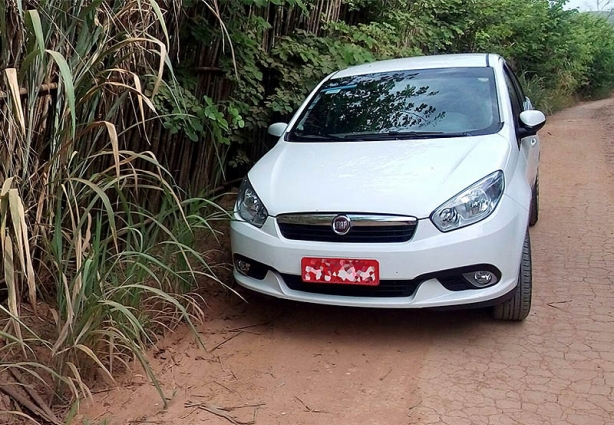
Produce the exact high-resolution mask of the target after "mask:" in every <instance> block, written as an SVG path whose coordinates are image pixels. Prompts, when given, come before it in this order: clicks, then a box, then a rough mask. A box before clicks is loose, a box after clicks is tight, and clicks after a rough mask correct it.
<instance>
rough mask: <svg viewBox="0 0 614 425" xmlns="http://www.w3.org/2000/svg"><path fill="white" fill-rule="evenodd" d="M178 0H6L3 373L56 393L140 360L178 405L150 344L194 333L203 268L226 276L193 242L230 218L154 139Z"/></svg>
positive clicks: (1, 95)
mask: <svg viewBox="0 0 614 425" xmlns="http://www.w3.org/2000/svg"><path fill="white" fill-rule="evenodd" d="M179 6H180V2H179V3H178V2H173V0H169V1H166V2H165V3H164V4H162V3H159V2H158V1H156V0H127V1H111V0H89V1H86V0H75V1H64V0H40V1H22V0H0V14H1V16H3V17H6V19H4V20H2V21H1V22H0V40H2V49H1V50H0V63H1V67H0V69H3V70H4V71H2V80H1V87H0V90H1V91H0V111H1V114H2V116H1V120H0V126H1V127H2V128H1V129H0V187H1V190H0V249H1V251H2V252H1V254H2V258H3V261H2V263H1V265H0V276H1V277H2V279H3V280H2V281H0V288H1V287H4V291H6V298H7V301H6V303H4V304H0V320H1V321H2V324H1V327H0V329H1V330H0V380H2V379H3V377H6V376H7V373H8V372H10V371H16V372H19V374H20V375H22V376H23V375H25V376H26V377H29V379H30V380H35V381H38V384H40V385H42V386H44V387H46V388H48V390H47V391H48V392H49V393H51V394H53V397H54V400H55V401H56V403H57V402H59V403H69V402H72V401H73V400H75V399H77V400H78V399H79V398H80V397H83V396H87V395H89V394H90V390H89V388H88V383H89V382H91V381H90V378H91V377H93V376H95V374H96V373H98V374H102V375H104V376H106V377H107V378H108V379H109V380H112V379H113V377H114V376H115V374H116V372H117V370H119V369H121V366H122V365H126V364H128V362H130V361H131V360H133V359H136V360H138V361H139V362H140V364H141V365H142V366H143V368H144V370H145V371H146V373H147V374H148V375H149V377H150V378H151V380H152V382H154V384H155V385H156V387H157V388H158V390H159V392H160V395H161V397H162V400H165V398H164V396H163V394H162V390H161V388H160V386H159V385H158V383H157V381H156V378H155V376H154V374H153V372H152V370H151V368H150V367H149V366H148V363H147V359H146V357H145V354H144V350H145V349H146V347H147V346H148V345H149V344H151V343H152V342H153V341H155V338H156V335H158V334H159V333H160V332H163V330H164V329H165V328H167V327H172V326H174V325H176V324H177V323H178V322H180V321H184V322H186V323H187V324H188V325H189V326H191V327H192V328H193V325H192V323H193V320H194V319H198V318H200V316H201V315H202V311H201V309H200V306H201V305H202V300H200V299H199V298H198V297H197V296H195V295H190V290H191V289H192V288H193V284H194V282H195V279H196V278H197V277H198V276H199V275H206V276H208V277H209V278H211V279H213V280H216V278H215V275H214V274H213V272H212V270H211V268H210V267H209V265H208V264H207V262H206V261H205V259H204V257H203V255H202V253H200V252H197V251H196V250H194V248H192V246H191V242H192V241H193V240H194V237H193V232H195V231H198V229H204V231H207V232H210V231H212V230H211V227H210V223H209V222H210V220H213V219H216V218H219V217H220V215H222V214H223V213H222V212H221V210H220V209H219V208H218V207H216V206H215V204H214V203H212V202H210V201H207V200H205V199H184V198H183V196H182V191H181V190H179V189H178V188H177V187H176V185H175V184H174V182H173V179H172V177H171V176H170V174H169V173H168V171H167V170H166V169H165V167H164V166H163V165H162V164H161V163H160V162H159V161H158V159H157V158H156V156H155V155H154V154H153V153H152V152H151V151H148V150H147V149H141V148H140V147H141V146H143V143H142V140H148V138H149V137H150V135H149V134H148V131H147V125H146V124H147V123H148V122H149V121H150V120H155V119H157V118H156V111H155V108H154V103H153V102H152V100H153V99H154V98H155V96H156V93H157V91H158V90H159V88H160V86H161V85H162V84H163V83H165V80H166V81H167V82H168V81H172V80H173V78H174V77H173V70H172V67H171V65H170V64H171V61H170V58H169V56H168V49H169V44H170V42H171V39H172V34H170V33H169V29H168V26H167V22H171V21H174V19H175V18H176V16H175V15H174V14H175V13H176V11H177V10H179ZM146 86H147V87H148V90H146V89H145V87H146ZM136 141H138V143H136ZM153 198H155V199H156V202H150V200H151V199H153ZM41 299H42V301H43V302H44V303H45V304H47V305H49V306H50V307H49V309H48V311H49V314H48V317H49V318H50V319H51V321H52V325H51V331H49V330H47V331H46V332H41V331H40V330H38V329H37V328H36V327H33V326H32V323H31V322H32V321H31V320H27V319H26V317H25V315H24V313H23V312H24V305H25V304H23V302H25V301H27V303H29V305H30V306H31V308H30V310H32V311H33V312H34V314H35V315H36V314H39V315H40V314H42V313H41V312H39V311H37V308H38V307H39V306H40V302H41ZM40 385H39V386H40ZM39 407H40V409H42V410H40V411H39V413H38V415H39V417H40V418H42V419H44V420H47V421H51V422H53V421H54V420H52V419H53V418H51V417H50V416H49V415H48V414H45V413H44V412H45V411H46V409H47V410H48V407H47V406H39ZM41 412H43V413H41Z"/></svg>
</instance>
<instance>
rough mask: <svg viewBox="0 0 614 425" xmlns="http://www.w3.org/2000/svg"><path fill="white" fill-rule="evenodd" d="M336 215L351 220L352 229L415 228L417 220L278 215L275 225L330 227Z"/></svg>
mask: <svg viewBox="0 0 614 425" xmlns="http://www.w3.org/2000/svg"><path fill="white" fill-rule="evenodd" d="M338 215H345V216H347V217H349V218H350V220H352V227H355V226H365V227H366V226H415V225H416V224H417V223H418V219H417V218H416V217H412V216H405V215H386V214H344V213H339V214H330V213H313V214H279V215H278V216H277V217H276V218H277V223H279V224H302V225H304V226H330V224H331V223H332V221H333V218H335V217H337V216H338Z"/></svg>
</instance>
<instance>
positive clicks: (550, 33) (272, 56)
mask: <svg viewBox="0 0 614 425" xmlns="http://www.w3.org/2000/svg"><path fill="white" fill-rule="evenodd" d="M564 3H565V1H563V0H556V1H548V0H497V1H492V0H472V1H464V0H377V1H376V0H343V1H339V0H338V1H329V2H323V1H302V0H286V1H260V0H227V1H225V2H224V3H223V6H221V9H219V10H218V13H219V15H220V16H221V17H222V20H223V21H224V22H225V23H226V26H225V28H224V29H223V31H222V29H220V27H219V26H215V25H207V23H208V22H211V18H210V15H209V14H208V11H207V10H203V11H200V12H199V11H198V9H197V10H196V11H193V13H190V14H189V18H187V19H186V21H185V25H184V28H185V30H184V31H183V33H182V45H183V48H184V49H188V50H189V49H197V50H201V49H202V46H203V45H204V46H213V45H215V46H218V45H217V44H216V41H217V42H219V41H220V40H223V38H224V35H225V34H227V35H228V37H229V38H230V40H232V43H233V47H234V49H233V50H230V49H228V48H226V50H225V51H224V52H223V53H221V54H220V49H217V50H216V55H215V56H213V57H211V58H210V62H211V63H212V64H214V65H216V66H217V65H219V66H220V67H222V68H223V70H224V71H225V76H226V80H225V81H226V82H229V81H230V82H232V88H231V89H230V90H227V92H230V93H231V94H230V96H225V97H224V98H223V99H215V100H223V101H222V102H220V103H218V105H219V107H220V108H221V109H222V110H224V108H225V105H228V106H229V109H228V111H231V110H232V111H233V112H235V113H238V114H239V115H240V116H241V117H242V118H243V119H242V121H241V123H242V124H244V126H243V128H241V129H239V128H235V129H233V131H232V132H231V136H230V138H229V140H226V142H228V144H227V145H226V146H228V148H229V150H230V152H231V157H230V158H229V162H230V165H231V167H232V166H237V165H241V163H242V162H246V161H253V160H255V159H257V158H258V157H259V156H261V155H262V154H263V153H264V152H265V151H266V150H267V149H268V148H270V142H271V141H269V140H267V136H266V133H265V132H264V131H263V129H264V128H265V127H266V125H267V124H268V123H270V122H273V121H275V120H279V119H287V118H288V117H289V115H290V114H291V113H292V111H294V110H295V109H296V108H297V107H298V106H299V105H300V102H301V101H302V100H303V99H304V97H305V95H306V94H307V93H308V92H309V90H310V89H311V88H313V86H314V85H315V84H316V83H317V81H319V80H320V79H321V78H322V77H323V76H324V75H326V74H327V73H330V72H332V71H334V70H337V69H340V68H344V67H347V66H350V65H355V64H359V63H364V62H368V61H373V60H377V59H386V58H392V57H400V56H413V55H423V54H438V53H459V52H496V53H500V54H501V55H503V56H504V57H506V58H507V59H508V60H509V61H510V62H511V64H512V65H513V66H514V68H515V69H516V71H517V72H518V73H519V74H521V75H522V76H523V79H524V80H525V83H526V84H525V85H526V87H527V89H528V92H529V94H530V95H531V97H532V98H533V101H534V103H536V104H537V105H538V107H540V108H542V109H544V110H545V111H546V112H552V111H554V110H557V109H560V108H561V107H563V106H565V105H567V104H569V102H570V101H572V100H573V99H574V98H576V97H577V96H583V97H599V96H604V95H607V94H608V93H609V91H610V90H611V89H612V87H613V84H614V44H613V40H614V28H613V27H612V26H610V25H609V24H608V23H607V21H606V20H605V19H602V18H601V17H599V16H596V15H593V14H589V13H578V12H577V11H576V10H565V9H564V8H563V6H564ZM271 4H283V5H285V6H284V7H283V9H282V8H281V7H279V6H274V7H272V6H271ZM323 5H324V6H323ZM331 5H332V6H331ZM280 10H284V12H283V13H282V12H280ZM301 16H302V18H301ZM233 58H234V59H235V60H236V68H235V62H233V60H232V59H233ZM211 63H209V65H211ZM191 65H193V63H191V62H190V61H184V62H182V63H181V64H180V66H181V67H182V69H183V70H184V71H185V72H184V73H182V76H185V77H186V79H185V80H184V79H183V78H181V77H180V82H181V83H182V84H183V83H184V81H187V82H188V83H189V82H190V81H194V80H195V78H196V75H195V74H194V73H193V72H191V71H190V69H191V68H190V67H191ZM200 65H202V63H201V64H200ZM184 87H186V88H189V87H190V86H189V84H184ZM192 87H193V86H192ZM194 93H195V94H196V95H197V97H198V96H199V95H203V94H204V95H207V94H210V93H208V92H207V91H199V90H198V89H196V91H194ZM204 106H205V105H204V104H203V107H204ZM211 125H212V126H213V128H215V127H216V125H215V123H214V122H212V123H211ZM245 169H246V167H243V168H242V169H241V172H239V173H237V174H239V175H240V174H242V173H243V172H244V171H245ZM231 172H232V168H231Z"/></svg>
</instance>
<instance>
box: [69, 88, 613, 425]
mask: <svg viewBox="0 0 614 425" xmlns="http://www.w3.org/2000/svg"><path fill="white" fill-rule="evenodd" d="M613 130H614V99H608V100H603V101H599V102H592V103H586V104H582V105H580V106H577V107H574V108H571V109H568V110H565V111H563V112H562V113H559V114H556V115H555V116H552V117H550V118H549V122H548V124H547V126H546V128H545V129H544V130H542V132H541V136H542V141H543V145H542V146H543V148H542V159H541V171H540V181H541V210H540V221H539V223H538V224H537V226H535V227H534V228H532V230H531V238H532V246H533V281H534V282H533V283H534V300H533V309H532V311H531V314H530V316H529V317H528V318H527V320H526V321H525V322H523V323H500V322H495V321H493V320H491V319H490V317H489V315H488V314H487V313H486V312H484V311H464V312H459V311H456V312H431V311H381V310H379V311H378V310H362V309H345V308H332V307H321V306H311V305H304V304H296V303H289V302H281V301H276V300H271V299H260V298H253V299H251V300H250V303H249V304H245V303H243V302H239V301H238V299H236V298H233V297H228V296H224V295H217V296H213V297H212V298H210V302H209V309H208V310H207V318H208V320H207V322H206V323H205V324H203V325H202V326H200V327H199V331H200V333H201V335H202V337H203V339H204V341H205V342H206V344H207V347H208V349H209V353H205V352H204V351H203V350H201V349H199V348H198V347H197V346H196V344H195V343H194V337H193V336H191V335H189V334H185V335H184V334H178V335H176V336H175V337H174V338H169V339H167V340H165V341H163V343H162V344H160V345H159V346H158V349H157V350H155V351H153V352H152V357H153V358H152V359H151V362H152V365H153V367H154V368H155V369H156V370H158V371H159V376H160V379H161V382H162V386H163V389H164V391H165V394H166V396H167V398H168V399H169V400H168V407H167V408H166V409H163V405H162V402H161V400H160V398H159V397H158V396H157V393H156V391H155V388H154V387H153V386H152V385H151V384H149V383H148V381H147V380H146V379H144V378H143V377H142V376H141V375H139V374H138V373H136V374H134V375H130V376H128V377H127V379H126V382H125V384H123V385H122V386H120V388H118V389H113V390H111V391H102V392H99V393H97V394H96V396H95V403H93V404H86V405H84V408H82V412H83V415H84V416H80V417H79V420H80V422H83V423H85V421H86V420H87V421H91V422H89V423H92V422H93V423H100V422H101V421H102V420H104V419H107V420H108V422H107V423H108V424H128V423H131V424H135V423H150V424H151V423H154V424H167V423H168V424H182V425H183V424H186V425H187V424H201V423H206V424H211V425H217V424H231V423H233V422H232V421H235V422H234V423H239V424H248V423H254V424H262V425H275V424H292V425H300V424H305V425H310V424H314V425H319V424H322V425H323V424H327V425H328V424H335V425H345V424H348V425H349V424H361V425H366V424H391V425H401V424H449V425H464V424H471V425H474V424H493V425H494V424H522V425H531V424H536V425H537V424H539V425H543V424H552V425H554V424H557V425H558V424H578V425H592V424H603V425H605V424H614V393H613V389H612V388H613V387H614V291H613V290H612V289H613V288H614V131H613ZM222 408H226V409H227V410H221V409H222ZM206 409H208V410H206ZM216 409H218V410H216Z"/></svg>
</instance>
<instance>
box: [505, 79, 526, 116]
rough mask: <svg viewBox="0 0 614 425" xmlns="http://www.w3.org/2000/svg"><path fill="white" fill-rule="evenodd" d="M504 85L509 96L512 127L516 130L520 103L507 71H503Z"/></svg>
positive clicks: (520, 110)
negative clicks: (512, 115)
mask: <svg viewBox="0 0 614 425" xmlns="http://www.w3.org/2000/svg"><path fill="white" fill-rule="evenodd" d="M505 84H506V85H507V91H508V92H509V94H510V102H511V104H512V112H513V113H514V125H515V126H516V128H518V116H519V115H520V113H521V112H522V109H523V107H522V102H521V101H520V96H519V95H518V91H517V89H516V86H515V85H514V82H513V81H512V78H511V77H510V75H509V73H508V71H507V69H506V70H505Z"/></svg>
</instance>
